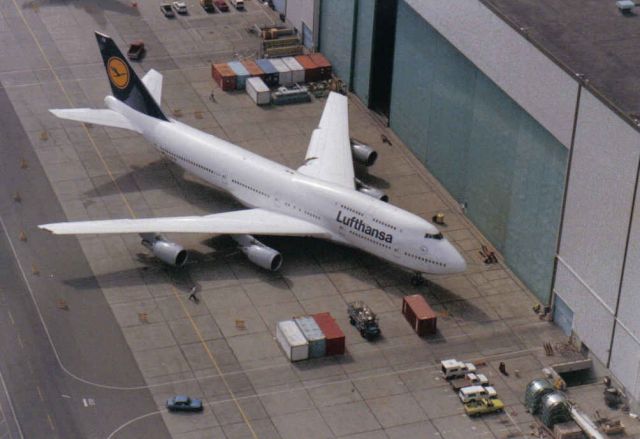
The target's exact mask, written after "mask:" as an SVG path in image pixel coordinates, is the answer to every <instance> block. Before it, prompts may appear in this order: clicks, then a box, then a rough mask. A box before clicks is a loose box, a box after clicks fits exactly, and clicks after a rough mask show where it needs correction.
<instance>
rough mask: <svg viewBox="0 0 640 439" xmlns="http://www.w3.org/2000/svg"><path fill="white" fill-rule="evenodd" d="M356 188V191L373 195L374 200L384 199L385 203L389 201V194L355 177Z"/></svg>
mask: <svg viewBox="0 0 640 439" xmlns="http://www.w3.org/2000/svg"><path fill="white" fill-rule="evenodd" d="M356 189H357V190H358V192H362V193H363V194H365V195H369V196H370V197H373V198H375V199H376V200H380V201H384V202H385V203H386V202H388V201H389V195H387V194H385V193H384V192H382V191H381V190H380V189H376V188H374V187H372V186H369V185H366V184H364V183H363V182H361V181H360V180H358V179H357V178H356Z"/></svg>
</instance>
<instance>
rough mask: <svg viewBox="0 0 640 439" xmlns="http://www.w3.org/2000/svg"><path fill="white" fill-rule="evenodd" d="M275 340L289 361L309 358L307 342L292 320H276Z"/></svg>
mask: <svg viewBox="0 0 640 439" xmlns="http://www.w3.org/2000/svg"><path fill="white" fill-rule="evenodd" d="M276 340H277V341H278V343H279V344H280V346H281V347H282V350H284V353H285V355H286V356H287V358H288V359H289V360H290V361H291V362H293V361H301V360H306V359H307V358H309V343H308V342H307V339H306V338H304V335H303V334H302V331H300V328H298V325H296V323H295V322H294V321H293V320H284V321H282V322H278V324H277V325H276Z"/></svg>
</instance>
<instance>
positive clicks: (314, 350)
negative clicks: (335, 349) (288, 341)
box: [293, 316, 326, 358]
mask: <svg viewBox="0 0 640 439" xmlns="http://www.w3.org/2000/svg"><path fill="white" fill-rule="evenodd" d="M293 321H294V322H296V325H298V328H300V331H301V332H302V334H303V335H304V338H306V339H307V341H308V342H309V358H320V357H324V355H325V353H326V339H325V336H324V333H323V332H322V329H320V326H318V324H317V323H316V321H315V320H314V319H313V317H308V316H306V317H297V318H294V319H293Z"/></svg>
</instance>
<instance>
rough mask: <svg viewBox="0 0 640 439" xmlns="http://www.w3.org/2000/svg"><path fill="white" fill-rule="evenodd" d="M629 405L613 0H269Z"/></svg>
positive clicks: (625, 32) (635, 349)
mask: <svg viewBox="0 0 640 439" xmlns="http://www.w3.org/2000/svg"><path fill="white" fill-rule="evenodd" d="M274 6H275V7H276V8H277V9H278V10H279V11H280V12H281V13H283V14H286V15H287V19H288V20H289V21H290V22H291V23H292V24H293V25H294V26H295V27H296V28H297V29H298V30H299V31H300V32H301V34H303V35H304V41H305V44H306V45H307V46H308V47H311V48H317V49H318V50H320V51H322V52H323V53H324V54H325V55H326V56H327V57H328V58H329V59H330V60H331V61H332V63H333V64H334V70H335V73H336V74H337V75H338V76H339V77H340V78H342V79H343V80H344V81H345V82H346V83H347V84H348V87H349V90H350V91H351V92H353V93H354V94H355V95H357V96H358V97H359V99H361V100H362V102H363V103H364V104H365V105H367V106H368V107H369V108H371V109H372V110H374V111H376V112H378V113H380V114H382V115H384V116H385V117H386V118H387V120H388V124H389V126H390V127H391V129H393V131H394V132H395V133H396V134H397V135H398V136H399V137H400V138H401V139H402V140H403V142H404V143H405V144H406V145H407V146H408V147H409V148H410V149H411V150H412V151H413V153H414V154H415V155H416V157H418V158H419V159H420V160H421V161H422V162H423V163H424V164H425V166H426V167H427V168H428V169H429V171H430V172H431V173H432V174H433V175H435V176H436V177H437V178H438V179H439V181H440V182H441V183H442V185H443V186H444V187H445V188H446V189H447V190H448V191H449V192H450V193H451V194H452V195H453V197H454V198H455V199H456V200H457V201H458V202H460V203H463V205H464V206H465V207H466V214H467V216H468V217H469V219H470V220H471V221H472V222H473V223H474V224H475V225H476V227H477V228H478V229H479V230H480V231H481V232H482V233H483V234H484V236H485V237H486V238H487V239H489V241H490V242H491V244H492V245H493V246H495V247H496V248H497V249H498V250H499V251H500V252H501V253H502V255H503V256H504V258H505V262H506V264H507V265H508V266H509V267H510V268H511V270H512V271H513V272H514V273H516V274H517V275H518V276H519V278H520V279H521V280H522V281H523V282H524V283H525V284H526V285H527V286H528V287H529V289H530V290H531V291H532V292H533V293H534V294H535V295H536V296H537V297H538V298H539V299H540V301H541V302H542V303H549V304H552V305H553V312H554V319H555V321H556V323H557V324H559V325H560V326H561V327H562V328H563V329H564V330H565V332H566V333H567V334H569V333H573V334H575V335H576V336H577V337H578V338H579V339H580V340H581V341H582V342H583V346H584V348H585V349H588V350H589V352H590V354H591V356H592V357H593V358H594V359H595V360H596V361H597V362H600V363H601V364H602V365H604V366H606V367H608V368H609V369H610V370H611V372H612V374H613V375H614V376H615V377H616V378H617V379H618V380H619V381H620V382H621V384H622V385H623V386H624V387H625V389H626V391H627V394H629V395H630V396H632V397H633V398H634V399H636V400H638V399H639V398H640V319H638V318H637V315H638V313H639V312H640V292H638V291H637V290H638V288H637V284H636V283H637V282H638V284H640V209H636V203H637V202H638V200H637V192H638V191H637V187H638V175H639V169H640V168H639V165H640V133H639V126H640V121H639V119H640V87H638V86H637V80H638V78H640V64H639V63H637V57H636V55H637V53H638V49H637V47H636V46H637V44H636V43H635V36H637V30H636V28H637V20H638V18H637V17H636V16H635V14H623V13H621V12H620V11H619V10H618V9H617V7H616V4H615V2H614V1H613V0H611V1H604V2H603V1H600V0H586V1H585V0H566V1H563V2H557V1H554V0H537V1H529V0H459V1H456V2H443V1H441V0H352V1H344V0H274Z"/></svg>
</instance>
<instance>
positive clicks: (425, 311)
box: [402, 294, 438, 337]
mask: <svg viewBox="0 0 640 439" xmlns="http://www.w3.org/2000/svg"><path fill="white" fill-rule="evenodd" d="M402 314H403V315H404V317H405V319H407V321H408V322H409V324H410V325H411V327H412V328H413V330H414V331H416V333H417V334H418V335H419V336H420V337H422V336H425V335H428V334H435V333H436V324H437V320H438V315H437V314H436V313H435V311H433V310H432V309H431V307H430V306H429V304H428V303H427V301H426V300H424V297H422V296H421V295H420V294H414V295H412V296H405V297H404V298H403V299H402Z"/></svg>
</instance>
